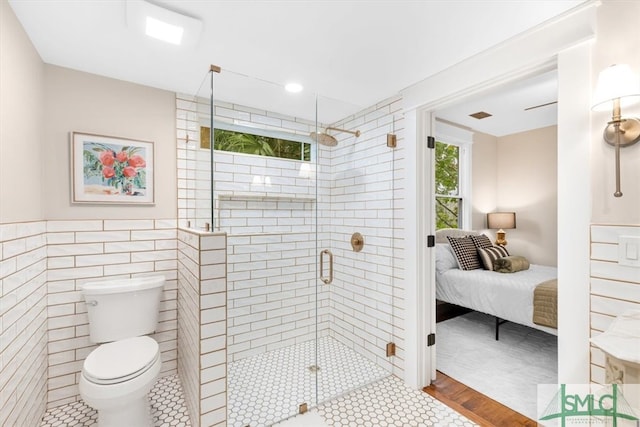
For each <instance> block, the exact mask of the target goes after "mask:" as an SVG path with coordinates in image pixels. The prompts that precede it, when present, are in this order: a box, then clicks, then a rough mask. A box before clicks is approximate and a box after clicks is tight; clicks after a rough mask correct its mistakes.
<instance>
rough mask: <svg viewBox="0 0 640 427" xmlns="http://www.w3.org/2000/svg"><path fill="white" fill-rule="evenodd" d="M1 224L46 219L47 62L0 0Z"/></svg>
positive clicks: (9, 8) (5, 3) (8, 8)
mask: <svg viewBox="0 0 640 427" xmlns="http://www.w3.org/2000/svg"><path fill="white" fill-rule="evenodd" d="M0 92H1V93H2V96H0V223H9V222H17V221H32V220H40V219H42V218H43V209H42V168H41V166H40V165H41V159H42V155H41V149H40V147H41V144H42V139H43V135H44V133H43V129H42V122H43V119H44V105H43V104H44V102H43V99H44V98H43V93H44V64H43V62H42V60H41V59H40V56H39V55H38V53H37V52H36V50H35V48H34V47H33V45H32V44H31V41H30V40H29V38H28V37H27V35H26V33H25V32H24V30H23V28H22V26H21V25H20V23H19V22H18V20H17V18H16V16H15V15H14V13H13V10H12V9H11V7H10V6H9V4H8V3H7V2H6V1H4V0H3V1H0Z"/></svg>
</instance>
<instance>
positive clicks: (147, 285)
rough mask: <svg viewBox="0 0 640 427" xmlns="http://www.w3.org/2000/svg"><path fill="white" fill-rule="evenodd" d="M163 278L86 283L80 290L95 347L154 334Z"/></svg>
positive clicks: (150, 277)
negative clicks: (85, 305)
mask: <svg viewBox="0 0 640 427" xmlns="http://www.w3.org/2000/svg"><path fill="white" fill-rule="evenodd" d="M164 282H165V279H164V276H148V277H135V278H130V279H110V280H101V281H95V282H88V283H86V284H85V285H84V286H82V293H83V295H84V299H85V302H86V303H87V311H88V314H89V339H90V340H91V342H94V343H103V342H110V341H117V340H121V339H124V338H130V337H138V336H142V335H147V334H150V333H152V332H154V331H155V330H156V327H157V325H158V314H159V312H160V299H161V297H162V289H163V287H164Z"/></svg>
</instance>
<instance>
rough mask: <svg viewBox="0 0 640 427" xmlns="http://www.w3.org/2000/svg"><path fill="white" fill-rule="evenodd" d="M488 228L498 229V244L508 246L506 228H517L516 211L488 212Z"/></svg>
mask: <svg viewBox="0 0 640 427" xmlns="http://www.w3.org/2000/svg"><path fill="white" fill-rule="evenodd" d="M487 228H489V229H498V232H497V233H496V245H500V246H506V245H507V239H506V238H505V237H506V235H507V233H505V232H504V229H505V228H506V229H509V228H516V213H515V212H491V213H488V214H487Z"/></svg>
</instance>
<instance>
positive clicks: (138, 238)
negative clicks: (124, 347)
mask: <svg viewBox="0 0 640 427" xmlns="http://www.w3.org/2000/svg"><path fill="white" fill-rule="evenodd" d="M176 225H177V221H176V220H175V219H168V220H137V219H130V220H90V221H47V222H46V232H47V233H46V243H47V245H46V251H47V258H46V263H47V288H48V290H47V293H48V304H47V305H48V318H49V321H48V331H49V332H48V333H49V339H48V353H49V356H48V364H49V368H48V388H47V390H48V394H47V406H48V407H49V408H52V407H55V406H58V405H63V404H66V403H70V402H74V401H77V400H79V399H80V396H79V394H78V382H79V379H80V375H81V370H82V363H83V361H84V359H85V358H86V357H87V355H88V354H89V353H90V352H91V350H93V349H94V348H96V344H93V343H91V342H90V341H89V324H88V317H87V309H86V305H85V303H84V298H83V296H82V293H81V291H80V289H81V286H82V285H83V284H84V283H86V282H88V281H92V280H101V279H103V278H110V279H112V278H119V277H122V278H128V277H135V276H147V275H155V274H162V275H163V276H164V277H165V279H166V281H167V282H166V284H165V288H164V292H163V296H162V303H161V306H160V310H161V312H160V318H159V324H158V329H157V331H156V333H155V334H154V335H153V337H154V339H156V340H157V341H158V343H159V344H160V350H161V351H162V371H161V374H160V375H161V376H165V375H172V374H175V373H177V239H176Z"/></svg>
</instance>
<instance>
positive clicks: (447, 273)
mask: <svg viewBox="0 0 640 427" xmlns="http://www.w3.org/2000/svg"><path fill="white" fill-rule="evenodd" d="M556 277H558V274H557V269H556V268H555V267H550V266H545V265H535V264H532V265H531V266H530V267H529V269H528V270H524V271H518V272H516V273H498V272H495V271H489V270H460V269H458V268H451V269H447V270H444V271H442V270H441V271H436V298H437V299H439V300H441V301H445V302H448V303H451V304H456V305H460V306H463V307H468V308H471V309H473V310H476V311H480V312H482V313H487V314H490V315H492V316H497V317H499V318H501V319H505V320H509V321H511V322H515V323H520V324H522V325H526V326H530V327H532V328H536V329H540V330H542V331H545V332H549V333H551V334H554V335H557V333H558V332H557V330H556V329H553V328H548V327H546V326H540V325H536V324H535V323H533V320H532V319H533V290H534V289H535V287H536V285H538V284H540V283H541V282H544V281H546V280H550V279H554V278H556Z"/></svg>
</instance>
